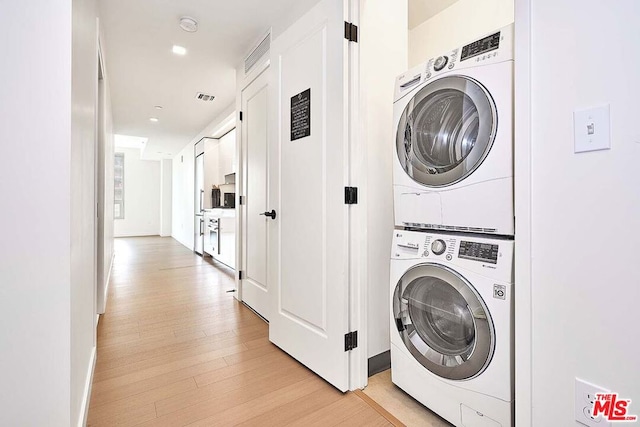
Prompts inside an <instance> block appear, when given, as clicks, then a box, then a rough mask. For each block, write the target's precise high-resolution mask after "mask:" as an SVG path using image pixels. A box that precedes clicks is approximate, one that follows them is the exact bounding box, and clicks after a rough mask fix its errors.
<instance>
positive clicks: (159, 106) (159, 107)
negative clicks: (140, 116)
mask: <svg viewBox="0 0 640 427" xmlns="http://www.w3.org/2000/svg"><path fill="white" fill-rule="evenodd" d="M153 108H155V109H156V110H162V105H156V106H155V107H153Z"/></svg>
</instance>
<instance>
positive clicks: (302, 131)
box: [291, 88, 311, 141]
mask: <svg viewBox="0 0 640 427" xmlns="http://www.w3.org/2000/svg"><path fill="white" fill-rule="evenodd" d="M309 135H311V88H309V89H307V90H305V91H304V92H300V93H299V94H297V95H295V96H292V97H291V141H295V140H296V139H300V138H304V137H307V136H309Z"/></svg>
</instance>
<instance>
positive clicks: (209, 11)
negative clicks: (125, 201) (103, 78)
mask: <svg viewBox="0 0 640 427" xmlns="http://www.w3.org/2000/svg"><path fill="white" fill-rule="evenodd" d="M317 1H318V0H269V1H264V0H243V1H239V2H235V1H229V0H134V1H132V0H101V1H100V22H101V26H102V32H103V35H104V38H103V43H102V44H103V50H104V57H105V65H106V71H107V76H108V79H109V85H110V88H109V89H110V94H111V103H112V111H113V126H114V132H115V133H116V134H122V135H130V136H135V137H140V138H147V139H148V142H147V144H146V148H145V150H144V157H145V158H148V159H154V158H155V159H159V158H167V157H172V156H173V155H175V154H176V153H177V152H178V151H180V150H181V149H182V148H184V146H185V145H187V144H188V143H189V142H190V141H191V140H192V139H193V138H194V137H195V136H196V135H198V133H200V131H202V130H203V129H204V128H205V127H206V126H207V125H208V124H209V123H210V122H211V121H212V120H213V119H214V118H215V117H216V116H218V115H219V114H220V113H222V112H223V111H224V110H225V108H227V107H229V105H231V104H233V103H234V102H235V89H236V87H235V81H236V71H235V69H236V67H237V66H238V65H239V64H240V63H241V62H242V60H243V59H244V57H245V56H246V55H247V54H248V52H249V50H250V49H251V48H252V47H253V46H254V45H255V43H257V42H258V41H259V39H260V38H261V36H263V35H265V34H266V32H267V31H268V30H269V28H270V27H271V26H273V25H276V23H277V22H282V21H283V20H284V19H291V21H292V20H293V19H294V18H296V17H297V16H301V15H302V14H303V13H304V11H306V10H308V9H309V8H310V7H311V6H313V5H314V4H315V3H317ZM182 16H191V17H193V18H195V19H196V20H197V21H198V24H199V28H198V31H197V32H195V33H187V32H185V31H183V30H182V29H181V28H180V27H179V25H178V24H179V19H180V17H182ZM173 45H179V46H183V47H185V48H186V49H187V54H186V55H184V56H178V55H175V54H174V53H172V47H173ZM197 92H204V93H207V94H211V95H214V96H215V97H216V98H215V100H214V101H213V102H203V101H199V100H196V99H195V96H196V93H197ZM156 105H159V106H162V107H163V108H162V109H161V110H159V109H155V108H154V107H155V106H156ZM151 117H155V118H157V119H158V121H157V122H152V121H150V120H149V119H150V118H151Z"/></svg>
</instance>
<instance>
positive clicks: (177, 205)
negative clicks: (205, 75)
mask: <svg viewBox="0 0 640 427" xmlns="http://www.w3.org/2000/svg"><path fill="white" fill-rule="evenodd" d="M233 114H234V105H233V104H232V105H229V106H228V107H227V108H225V109H224V111H223V112H222V113H220V114H219V115H218V116H217V117H216V118H215V119H213V121H212V122H211V123H210V124H209V125H208V126H207V127H206V128H204V129H203V130H202V132H200V133H199V134H198V136H196V137H195V138H193V139H192V140H191V141H190V142H189V143H188V144H187V145H186V146H185V147H184V148H183V149H182V150H181V151H180V152H179V153H178V154H177V155H176V156H175V157H174V158H173V186H172V191H173V197H172V205H173V209H172V226H171V236H172V237H173V238H174V239H176V240H177V241H178V242H180V243H182V244H183V245H184V246H186V247H188V248H189V249H192V250H193V237H194V236H193V235H194V214H195V212H194V206H195V198H194V185H195V184H194V173H195V170H194V168H195V159H194V155H195V152H194V145H195V144H196V143H197V142H198V141H200V140H201V139H202V138H203V137H205V136H207V137H213V136H218V132H219V131H220V130H221V129H223V128H227V127H229V126H232V127H233V126H234V124H233V123H231V124H229V119H230V116H231V115H233ZM126 185H127V184H126V183H125V186H126ZM205 200H206V197H205Z"/></svg>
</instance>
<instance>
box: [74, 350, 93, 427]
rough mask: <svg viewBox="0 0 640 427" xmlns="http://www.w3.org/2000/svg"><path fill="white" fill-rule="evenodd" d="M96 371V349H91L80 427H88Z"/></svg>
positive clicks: (81, 407) (79, 420)
mask: <svg viewBox="0 0 640 427" xmlns="http://www.w3.org/2000/svg"><path fill="white" fill-rule="evenodd" d="M95 369H96V347H93V348H92V349H91V363H89V370H88V371H87V379H86V381H85V385H84V394H83V398H82V405H81V406H80V418H79V419H78V427H84V426H86V425H87V417H88V415H89V400H90V399H91V386H92V384H93V373H94V371H95Z"/></svg>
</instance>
